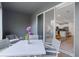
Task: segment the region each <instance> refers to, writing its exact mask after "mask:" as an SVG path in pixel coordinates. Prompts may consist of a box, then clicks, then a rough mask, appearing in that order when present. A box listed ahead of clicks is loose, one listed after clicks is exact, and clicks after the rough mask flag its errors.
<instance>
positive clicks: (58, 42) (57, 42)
mask: <svg viewBox="0 0 79 59" xmlns="http://www.w3.org/2000/svg"><path fill="white" fill-rule="evenodd" d="M60 44H61V41H59V40H57V39H53V42H52V45H53V46H54V48H55V49H56V50H57V51H59V49H60Z"/></svg>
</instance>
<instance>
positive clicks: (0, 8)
mask: <svg viewBox="0 0 79 59" xmlns="http://www.w3.org/2000/svg"><path fill="white" fill-rule="evenodd" d="M0 40H2V7H1V3H0Z"/></svg>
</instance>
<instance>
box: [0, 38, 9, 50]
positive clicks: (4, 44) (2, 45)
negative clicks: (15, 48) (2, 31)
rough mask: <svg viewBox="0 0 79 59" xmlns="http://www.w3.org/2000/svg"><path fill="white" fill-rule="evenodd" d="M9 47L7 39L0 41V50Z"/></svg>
mask: <svg viewBox="0 0 79 59" xmlns="http://www.w3.org/2000/svg"><path fill="white" fill-rule="evenodd" d="M9 46H10V41H9V40H8V39H3V40H0V49H3V48H6V47H9Z"/></svg>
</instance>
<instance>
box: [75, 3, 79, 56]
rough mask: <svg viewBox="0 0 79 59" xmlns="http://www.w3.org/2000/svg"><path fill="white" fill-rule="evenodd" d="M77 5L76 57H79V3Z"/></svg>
mask: <svg viewBox="0 0 79 59" xmlns="http://www.w3.org/2000/svg"><path fill="white" fill-rule="evenodd" d="M75 4H76V5H75V17H76V18H75V56H76V57H79V2H78V3H75Z"/></svg>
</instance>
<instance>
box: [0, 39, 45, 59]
mask: <svg viewBox="0 0 79 59" xmlns="http://www.w3.org/2000/svg"><path fill="white" fill-rule="evenodd" d="M30 42H31V43H30V44H28V41H27V40H21V41H19V42H17V43H15V44H13V45H12V46H10V47H8V48H6V49H4V50H2V51H0V56H11V57H17V56H19V57H20V56H37V55H44V54H46V51H45V48H44V44H43V42H42V40H30Z"/></svg>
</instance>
